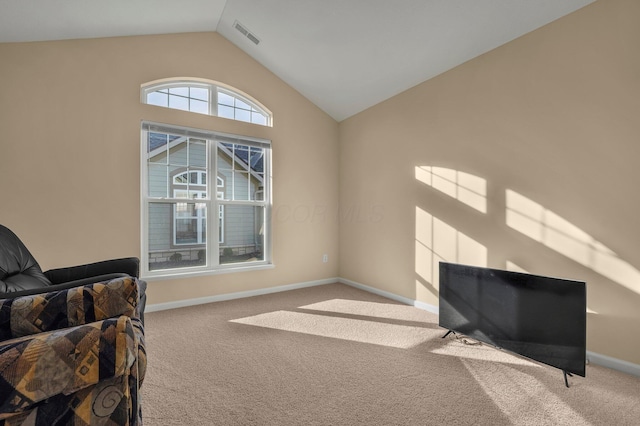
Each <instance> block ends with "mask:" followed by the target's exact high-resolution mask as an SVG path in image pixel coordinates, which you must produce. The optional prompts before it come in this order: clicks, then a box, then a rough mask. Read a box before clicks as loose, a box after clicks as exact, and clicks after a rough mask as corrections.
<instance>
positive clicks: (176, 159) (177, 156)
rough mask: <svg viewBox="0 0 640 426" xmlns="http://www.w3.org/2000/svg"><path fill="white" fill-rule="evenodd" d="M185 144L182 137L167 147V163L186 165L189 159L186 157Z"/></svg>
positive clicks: (186, 143)
mask: <svg viewBox="0 0 640 426" xmlns="http://www.w3.org/2000/svg"><path fill="white" fill-rule="evenodd" d="M187 145H188V142H187V140H186V138H183V139H182V140H181V141H180V142H178V143H173V144H172V145H171V147H170V148H169V164H171V165H174V166H188V165H189V159H188V157H187V149H188V148H187Z"/></svg>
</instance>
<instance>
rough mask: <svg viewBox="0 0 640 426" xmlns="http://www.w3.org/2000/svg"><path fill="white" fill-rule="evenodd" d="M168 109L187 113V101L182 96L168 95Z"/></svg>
mask: <svg viewBox="0 0 640 426" xmlns="http://www.w3.org/2000/svg"><path fill="white" fill-rule="evenodd" d="M169 108H174V109H181V110H183V111H189V99H188V98H183V97H182V96H173V95H169Z"/></svg>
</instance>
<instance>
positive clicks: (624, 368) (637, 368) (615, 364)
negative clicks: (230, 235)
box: [145, 278, 640, 377]
mask: <svg viewBox="0 0 640 426" xmlns="http://www.w3.org/2000/svg"><path fill="white" fill-rule="evenodd" d="M336 282H339V283H341V284H346V285H348V286H351V287H355V288H358V289H360V290H364V291H366V292H369V293H373V294H377V295H378V296H382V297H386V298H387V299H391V300H395V301H397V302H400V303H404V304H405V305H410V306H415V307H416V308H419V309H424V310H425V311H427V312H431V313H434V314H436V315H437V314H438V307H437V306H434V305H430V304H428V303H424V302H420V301H418V300H414V299H410V298H408V297H404V296H399V295H397V294H394V293H391V292H388V291H385V290H380V289H378V288H375V287H371V286H368V285H365V284H361V283H358V282H356V281H352V280H348V279H346V278H327V279H324V280H316V281H307V282H302V283H296V284H288V285H282V286H277V287H269V288H262V289H258V290H249V291H240V292H237V293H227V294H221V295H217V296H208V297H199V298H195V299H185V300H176V301H175V302H166V303H155V304H152V305H147V307H146V309H145V312H156V311H164V310H167V309H176V308H184V307H187V306H195V305H202V304H204V303H212V302H222V301H225V300H233V299H241V298H244V297H253V296H261V295H264V294H271V293H279V292H281V291H289V290H297V289H300V288H306V287H315V286H318V285H324V284H333V283H336ZM587 360H588V362H590V363H593V364H596V365H600V366H602V367H607V368H611V369H612V370H617V371H621V372H623V373H626V374H630V375H633V376H638V377H640V365H638V364H634V363H632V362H628V361H624V360H621V359H618V358H613V357H610V356H607V355H602V354H598V353H595V352H591V351H587Z"/></svg>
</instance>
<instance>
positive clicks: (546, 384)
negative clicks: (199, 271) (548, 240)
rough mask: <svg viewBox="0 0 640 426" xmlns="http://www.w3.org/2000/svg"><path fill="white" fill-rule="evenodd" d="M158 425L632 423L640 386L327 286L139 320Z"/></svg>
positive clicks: (637, 415)
mask: <svg viewBox="0 0 640 426" xmlns="http://www.w3.org/2000/svg"><path fill="white" fill-rule="evenodd" d="M145 332H146V341H147V352H148V358H149V365H148V370H147V376H146V379H145V382H144V385H143V387H142V404H143V417H144V422H145V425H146V426H154V425H163V426H164V425H260V426H266V425H278V426H284V425H367V426H373V425H492V426H493V425H537V426H539V425H637V424H639V422H640V420H639V419H640V378H638V377H634V376H629V375H625V374H623V373H619V372H616V371H613V370H609V369H606V368H603V367H599V366H596V365H589V366H587V375H586V378H582V377H573V378H570V379H569V383H570V385H571V387H570V388H566V387H565V385H564V380H563V376H562V372H561V371H560V370H557V369H555V368H552V367H549V366H544V365H540V364H537V363H534V362H531V361H528V360H526V359H523V358H520V357H517V356H515V355H511V354H508V353H505V352H502V351H499V350H497V349H494V348H491V347H487V346H483V345H469V344H465V343H464V342H463V341H462V340H460V339H456V338H455V337H452V338H449V337H447V338H446V339H441V336H442V335H443V334H444V330H442V329H441V328H439V327H438V325H437V317H436V316H435V315H433V314H430V313H428V312H425V311H423V310H420V309H417V308H414V307H410V306H406V305H402V304H399V303H397V302H395V301H391V300H388V299H385V298H383V297H380V296H377V295H373V294H370V293H367V292H364V291H361V290H358V289H355V288H352V287H349V286H346V285H342V284H331V285H323V286H318V287H311V288H306V289H301V290H293V291H288V292H283V293H275V294H270V295H265V296H258V297H252V298H245V299H238V300H232V301H226V302H218V303H212V304H207V305H200V306H194V307H189V308H182V309H174V310H169V311H162V312H152V313H148V314H146V315H145Z"/></svg>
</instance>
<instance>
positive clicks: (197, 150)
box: [189, 138, 207, 167]
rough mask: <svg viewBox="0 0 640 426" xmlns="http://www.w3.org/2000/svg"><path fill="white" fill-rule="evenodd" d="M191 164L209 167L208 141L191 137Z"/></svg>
mask: <svg viewBox="0 0 640 426" xmlns="http://www.w3.org/2000/svg"><path fill="white" fill-rule="evenodd" d="M189 165H190V166H192V167H193V166H195V167H207V141H205V140H204V139H193V138H191V139H189Z"/></svg>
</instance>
